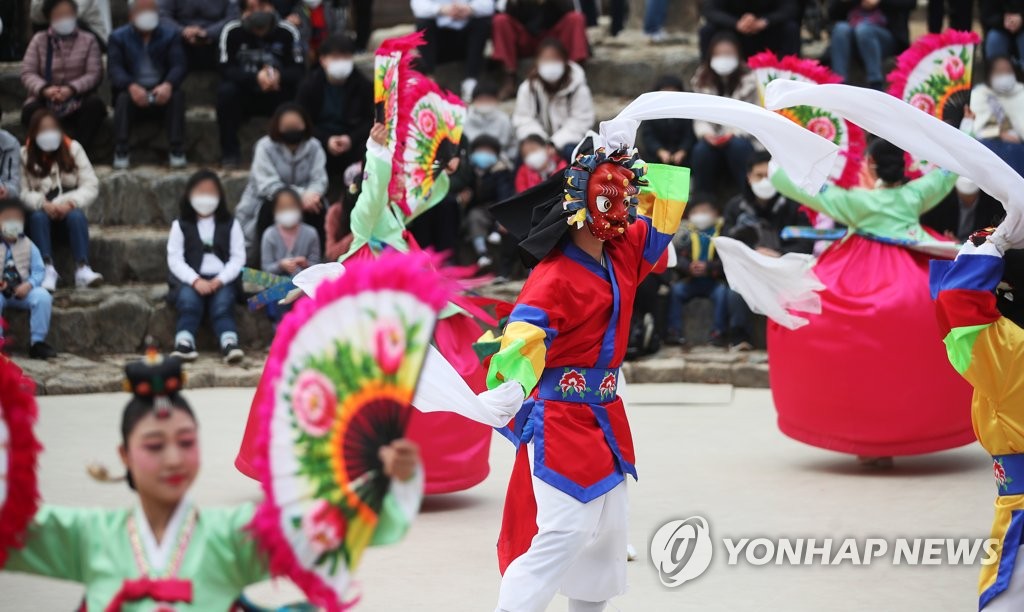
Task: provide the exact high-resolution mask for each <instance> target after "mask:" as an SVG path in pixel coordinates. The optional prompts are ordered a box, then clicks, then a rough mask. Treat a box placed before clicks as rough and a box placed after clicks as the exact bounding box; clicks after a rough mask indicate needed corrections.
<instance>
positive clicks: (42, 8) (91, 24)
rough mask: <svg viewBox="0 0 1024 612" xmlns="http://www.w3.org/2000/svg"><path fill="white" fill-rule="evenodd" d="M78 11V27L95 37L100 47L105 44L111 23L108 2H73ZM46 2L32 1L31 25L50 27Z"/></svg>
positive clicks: (108, 0) (80, 0) (107, 0)
mask: <svg viewBox="0 0 1024 612" xmlns="http://www.w3.org/2000/svg"><path fill="white" fill-rule="evenodd" d="M74 2H75V7H76V9H77V10H78V24H79V26H80V27H82V28H83V29H85V30H86V31H88V32H89V33H91V34H93V35H95V36H96V38H97V39H99V42H100V44H101V45H105V44H107V38H108V37H109V36H110V31H111V29H112V25H111V24H112V22H111V19H110V0H74ZM46 4H47V2H46V0H32V5H31V7H30V9H29V18H30V19H31V20H32V23H33V25H36V26H40V27H42V28H45V27H47V26H50V25H52V23H51V22H50V18H49V16H48V15H47V14H46Z"/></svg>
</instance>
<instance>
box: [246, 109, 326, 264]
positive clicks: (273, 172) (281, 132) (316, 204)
mask: <svg viewBox="0 0 1024 612" xmlns="http://www.w3.org/2000/svg"><path fill="white" fill-rule="evenodd" d="M326 164H327V155H326V154H325V153H324V148H323V147H322V146H320V142H319V141H318V140H317V139H316V138H313V127H312V124H311V123H310V120H309V116H308V115H307V114H306V111H305V110H304V109H303V108H302V107H301V106H299V105H298V104H295V103H294V102H289V103H286V104H282V105H281V106H280V107H278V109H277V110H276V111H275V112H274V116H273V117H272V118H271V120H270V133H269V134H268V135H266V136H264V137H263V138H260V139H259V141H257V142H256V150H255V153H254V154H253V159H252V168H251V169H250V171H249V182H248V184H247V185H246V186H245V191H244V192H243V193H242V199H241V200H240V201H239V203H238V208H237V209H236V210H235V215H236V217H237V218H238V223H239V224H240V226H241V227H242V231H243V233H244V235H245V243H246V248H247V253H248V261H250V262H256V261H258V260H259V247H260V237H261V236H262V235H263V231H264V230H265V229H266V228H267V227H270V225H272V224H273V219H274V210H273V207H272V206H267V205H266V204H267V203H268V202H271V201H272V200H271V198H273V197H274V194H275V193H277V192H278V190H280V189H281V188H282V187H291V188H292V189H294V190H295V191H296V192H298V193H299V196H300V197H301V199H302V212H303V220H304V221H305V222H306V223H308V224H309V225H312V226H313V227H315V228H316V230H317V232H323V228H324V210H325V201H324V194H326V193H327V183H328V179H327V170H326ZM322 242H323V241H322V240H321V243H322Z"/></svg>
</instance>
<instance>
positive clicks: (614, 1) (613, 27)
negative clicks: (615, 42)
mask: <svg viewBox="0 0 1024 612" xmlns="http://www.w3.org/2000/svg"><path fill="white" fill-rule="evenodd" d="M579 5H580V10H581V11H582V12H583V15H584V17H586V20H587V26H588V27H595V26H596V25H597V18H598V16H599V15H600V10H599V9H600V7H599V6H598V0H579ZM608 8H609V13H610V15H609V16H610V17H611V24H610V25H609V28H608V33H609V34H611V35H612V36H613V37H615V36H618V35H619V32H621V31H622V30H623V29H625V27H626V19H627V18H628V17H629V2H628V0H611V1H610V3H609V5H608Z"/></svg>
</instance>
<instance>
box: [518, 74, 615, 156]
mask: <svg viewBox="0 0 1024 612" xmlns="http://www.w3.org/2000/svg"><path fill="white" fill-rule="evenodd" d="M594 118H595V114H594V98H593V96H592V95H591V93H590V87H588V86H587V76H586V74H585V73H584V72H583V68H581V67H580V66H579V65H578V64H576V63H574V62H570V63H569V83H568V84H567V85H566V86H565V87H563V88H561V89H559V90H558V91H556V92H555V93H554V94H549V93H548V91H547V90H546V89H544V86H543V84H542V83H541V81H540V78H539V77H532V78H529V79H527V80H525V81H523V84H522V85H520V86H519V93H518V94H516V108H515V111H514V112H513V114H512V125H513V126H514V127H515V128H516V139H517V140H519V141H522V140H523V139H524V138H526V137H527V136H529V135H530V134H537V135H539V136H541V137H542V138H546V139H548V140H550V141H551V142H553V143H554V144H555V146H556V147H558V148H559V149H561V148H564V147H565V146H567V145H575V144H577V143H579V141H581V140H583V137H584V136H586V135H587V131H588V130H590V129H591V128H592V127H594Z"/></svg>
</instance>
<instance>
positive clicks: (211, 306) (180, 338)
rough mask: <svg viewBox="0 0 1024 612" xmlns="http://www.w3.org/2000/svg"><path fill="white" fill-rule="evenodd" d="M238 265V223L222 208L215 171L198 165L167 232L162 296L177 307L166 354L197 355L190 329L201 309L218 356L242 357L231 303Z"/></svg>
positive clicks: (241, 261) (241, 255)
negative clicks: (165, 280) (216, 343)
mask: <svg viewBox="0 0 1024 612" xmlns="http://www.w3.org/2000/svg"><path fill="white" fill-rule="evenodd" d="M244 265H245V239H244V237H243V236H242V227H241V226H240V225H239V224H238V221H236V220H235V219H234V218H232V216H231V213H230V212H228V203H227V198H226V197H225V196H224V187H223V186H222V185H221V183H220V179H219V178H217V175H216V174H215V173H213V172H211V171H210V170H200V171H198V172H196V173H195V174H193V175H192V176H191V177H189V179H188V184H187V185H186V187H185V193H184V194H183V195H182V198H181V202H180V203H179V205H178V218H177V219H176V220H175V221H174V223H173V224H172V225H171V232H170V235H169V236H168V238H167V268H168V270H170V276H169V278H168V283H169V285H170V291H169V292H168V294H167V301H168V302H169V303H170V304H172V305H173V306H174V307H175V309H176V310H177V311H178V322H177V330H176V334H175V337H174V351H173V352H172V353H171V355H172V356H174V357H178V358H180V359H182V360H183V361H195V359H196V358H197V357H199V353H198V352H196V333H197V332H198V331H199V324H200V323H202V322H203V315H204V314H206V315H207V316H208V317H209V319H210V325H211V326H212V327H213V333H214V334H215V335H216V336H217V339H218V340H219V342H220V348H221V354H222V355H223V358H224V362H225V363H228V364H236V363H239V362H240V361H242V359H243V358H244V357H245V354H244V353H243V352H242V349H241V348H239V346H238V330H237V327H236V326H235V313H234V308H235V302H236V301H237V300H238V297H239V293H240V291H241V287H240V286H239V285H240V284H241V283H240V281H241V274H242V266H244Z"/></svg>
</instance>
